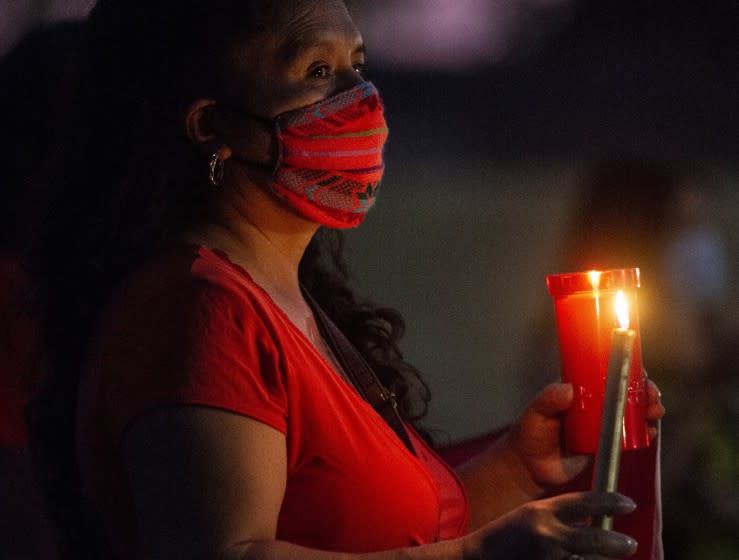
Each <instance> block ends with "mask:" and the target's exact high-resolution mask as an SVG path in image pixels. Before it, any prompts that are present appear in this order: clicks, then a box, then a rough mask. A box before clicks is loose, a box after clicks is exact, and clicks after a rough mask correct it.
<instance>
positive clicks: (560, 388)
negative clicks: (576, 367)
mask: <svg viewBox="0 0 739 560" xmlns="http://www.w3.org/2000/svg"><path fill="white" fill-rule="evenodd" d="M573 397H574V389H573V387H572V384H570V383H551V384H550V385H547V386H546V387H544V389H542V390H541V392H540V393H539V394H538V395H537V396H536V398H535V399H534V402H533V403H532V406H531V408H532V409H533V411H534V412H537V413H539V414H541V415H542V416H547V417H553V416H558V415H560V414H561V413H563V412H564V411H565V410H567V409H568V408H569V407H570V405H571V404H572V400H573Z"/></svg>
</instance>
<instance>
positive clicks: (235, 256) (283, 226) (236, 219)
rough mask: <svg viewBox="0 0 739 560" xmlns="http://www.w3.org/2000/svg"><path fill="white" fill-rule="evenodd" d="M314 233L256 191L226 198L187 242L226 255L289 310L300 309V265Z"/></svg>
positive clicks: (312, 226) (308, 225) (313, 227)
mask: <svg viewBox="0 0 739 560" xmlns="http://www.w3.org/2000/svg"><path fill="white" fill-rule="evenodd" d="M224 186H225V185H224ZM232 192H234V191H232ZM236 192H238V191H236ZM317 229H318V226H317V225H316V224H315V223H313V222H310V221H308V220H305V219H303V218H302V217H300V216H298V215H297V214H295V213H294V212H293V211H292V210H291V209H289V208H288V207H287V206H285V205H284V204H283V203H282V202H281V201H279V200H276V199H275V197H274V195H273V194H272V193H269V192H266V191H265V190H263V189H261V188H259V187H256V188H250V189H247V190H246V191H245V192H244V191H241V192H239V193H238V194H237V195H235V196H230V197H228V196H227V197H224V200H223V202H222V204H221V205H220V208H219V211H218V212H217V214H216V217H215V219H213V220H211V221H210V223H208V224H206V225H205V226H203V227H202V228H200V229H198V230H197V231H194V232H192V233H191V234H190V235H188V240H189V241H191V242H195V243H198V244H201V245H205V246H207V247H211V248H216V249H220V250H221V251H223V252H224V253H226V254H227V255H228V257H229V258H230V259H231V260H232V261H233V262H234V263H236V264H238V265H239V266H241V267H242V268H244V269H245V270H246V271H247V272H248V273H249V274H250V275H251V277H252V278H253V280H254V281H255V282H256V283H257V284H259V285H260V286H261V287H262V288H263V289H264V290H265V291H266V292H267V293H268V294H269V295H270V296H271V297H272V299H274V300H275V302H276V303H277V304H278V305H280V306H281V307H282V308H283V309H284V310H285V311H289V309H290V308H291V307H292V308H294V307H296V306H302V305H303V300H302V295H301V292H300V283H299V280H298V267H299V265H300V260H301V259H302V258H303V254H304V253H305V249H306V247H307V246H308V243H310V241H311V239H312V238H313V235H314V234H315V232H316V230H317Z"/></svg>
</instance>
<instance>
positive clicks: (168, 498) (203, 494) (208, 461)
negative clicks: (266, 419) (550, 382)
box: [123, 406, 635, 560]
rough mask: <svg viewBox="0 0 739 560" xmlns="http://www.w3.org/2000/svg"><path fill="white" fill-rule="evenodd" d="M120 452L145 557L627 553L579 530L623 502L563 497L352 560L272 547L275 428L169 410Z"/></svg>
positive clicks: (147, 419)
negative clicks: (451, 535) (463, 531)
mask: <svg viewBox="0 0 739 560" xmlns="http://www.w3.org/2000/svg"><path fill="white" fill-rule="evenodd" d="M123 447H124V449H123V451H124V456H125V460H126V466H127V470H128V473H129V478H130V481H131V487H132V490H133V498H134V504H135V511H136V515H137V517H138V522H139V534H140V536H141V540H142V547H143V549H144V551H145V557H146V558H149V559H152V560H169V559H177V560H188V559H193V560H195V559H197V560H207V559H214V560H215V559H217V560H257V559H258V560H283V559H284V560H288V559H294V558H301V559H302V560H350V559H352V558H357V559H362V560H482V559H495V558H505V559H506V560H510V559H512V558H526V559H533V558H550V557H551V558H554V557H557V558H558V557H564V556H566V554H564V553H563V552H562V551H565V550H566V551H572V552H583V553H584V552H592V551H598V552H600V553H602V554H604V555H606V556H609V557H613V558H622V557H626V556H628V555H629V554H631V553H633V550H634V548H635V543H634V542H633V541H632V540H631V539H629V538H627V537H625V536H624V535H619V534H618V533H613V532H610V531H602V530H600V529H594V528H589V527H586V526H585V524H584V520H585V519H587V517H588V516H591V515H602V514H609V515H620V514H624V513H628V512H629V511H631V510H632V509H633V503H631V502H630V501H628V500H627V499H625V498H623V497H621V496H618V495H616V494H600V495H597V494H566V495H563V496H558V497H556V498H550V499H549V500H543V501H539V502H532V503H530V504H527V505H526V506H524V507H520V508H517V509H516V510H514V511H512V512H510V513H509V514H507V515H505V516H503V517H501V518H499V519H497V520H496V521H495V522H493V523H491V524H488V525H487V526H485V527H483V528H482V529H480V530H478V531H475V532H474V533H471V534H469V535H467V536H466V537H463V538H461V539H456V540H451V541H445V542H441V543H435V544H429V545H424V546H418V547H414V548H405V549H400V550H390V551H384V552H376V553H371V554H362V555H351V554H342V553H333V552H325V551H318V550H308V549H305V548H302V547H299V546H296V545H293V544H290V543H287V542H280V541H277V540H276V530H277V519H278V515H279V510H280V504H281V502H282V497H283V495H284V492H285V486H286V472H287V460H286V452H285V437H284V435H283V434H282V433H280V432H279V431H277V430H275V429H273V428H271V427H269V426H267V425H265V424H262V423H260V422H258V421H255V420H252V419H249V418H246V417H243V416H240V415H237V414H233V413H230V412H226V411H223V410H218V409H214V408H206V407H195V406H178V407H171V408H166V409H161V410H158V411H155V412H152V413H150V414H148V415H145V416H144V417H142V418H140V419H138V420H137V421H136V422H135V424H134V425H133V426H132V427H131V428H130V429H129V430H128V431H127V432H126V434H125V437H124V441H123ZM306 507H310V504H307V505H306ZM532 551H536V552H535V553H534V554H533V555H532Z"/></svg>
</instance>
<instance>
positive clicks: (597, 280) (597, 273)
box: [588, 270, 600, 292]
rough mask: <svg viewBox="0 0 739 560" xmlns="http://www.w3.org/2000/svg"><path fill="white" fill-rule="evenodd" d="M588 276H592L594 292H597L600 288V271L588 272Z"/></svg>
mask: <svg viewBox="0 0 739 560" xmlns="http://www.w3.org/2000/svg"><path fill="white" fill-rule="evenodd" d="M588 276H590V283H591V284H592V285H593V290H595V291H596V292H597V291H598V287H599V286H600V271H599V270H591V271H590V272H588Z"/></svg>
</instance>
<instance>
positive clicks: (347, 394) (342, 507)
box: [77, 246, 468, 560]
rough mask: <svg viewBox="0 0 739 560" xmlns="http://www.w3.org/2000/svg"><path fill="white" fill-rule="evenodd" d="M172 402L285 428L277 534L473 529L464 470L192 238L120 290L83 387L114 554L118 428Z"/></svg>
mask: <svg viewBox="0 0 739 560" xmlns="http://www.w3.org/2000/svg"><path fill="white" fill-rule="evenodd" d="M176 404H191V405H192V404H194V405H203V406H211V407H217V408H220V409H224V410H227V411H231V412H234V413H236V414H241V415H244V416H248V417H250V418H253V419H256V420H258V421H260V422H264V423H265V424H267V425H269V426H272V427H273V428H275V429H277V430H279V431H280V432H282V433H284V434H285V437H286V445H287V461H288V464H287V488H286V492H285V496H284V500H283V503H282V506H281V509H280V514H279V520H278V528H277V536H276V538H277V539H279V540H284V541H288V542H292V543H295V544H299V545H303V546H307V547H311V548H317V549H323V550H334V551H343V552H370V551H379V550H388V549H393V548H399V547H406V546H413V545H419V544H423V543H430V542H434V541H435V540H438V539H449V538H454V537H458V536H461V535H463V534H464V533H465V531H466V528H467V520H468V504H467V499H466V496H465V493H464V489H463V487H462V485H461V483H460V481H459V479H458V478H457V477H456V475H455V474H454V472H453V471H452V470H451V469H450V468H449V467H448V466H447V465H446V464H444V463H443V462H442V460H441V459H440V458H438V457H437V456H436V454H435V453H434V452H433V451H431V450H430V449H429V448H428V447H427V446H426V445H425V443H424V442H422V441H421V439H420V438H419V437H418V436H417V435H416V434H415V432H413V431H412V430H410V433H411V437H412V439H413V443H414V447H415V449H416V451H417V457H415V456H413V455H412V454H411V453H409V452H408V450H407V449H406V448H405V447H404V445H403V443H402V442H401V441H400V439H399V438H398V437H397V435H396V434H395V433H394V432H393V431H392V429H391V428H390V427H388V426H387V424H386V423H385V422H384V421H383V419H382V418H381V417H380V416H379V415H378V414H377V413H376V412H375V411H374V410H373V409H372V407H371V406H370V405H369V404H368V403H367V402H365V401H364V400H363V399H362V398H361V397H360V396H359V395H358V394H357V393H356V391H355V390H354V389H353V388H352V387H351V386H350V385H349V384H348V383H347V382H346V381H345V379H344V378H343V377H342V376H341V375H340V374H338V373H337V372H336V371H335V369H333V368H332V366H331V365H329V364H328V362H327V361H326V360H325V359H324V358H323V356H321V354H319V353H318V352H317V351H316V349H315V348H314V346H313V345H312V344H311V343H310V342H309V341H308V339H307V338H306V337H305V336H304V335H303V333H302V332H301V331H300V330H299V329H298V328H297V327H295V325H294V324H293V323H292V322H291V321H290V320H289V319H288V318H287V316H286V315H285V314H284V313H283V312H282V311H281V309H280V308H278V307H277V305H276V304H275V303H274V302H273V301H272V299H271V298H270V297H269V296H268V295H267V294H266V292H264V290H262V289H261V288H260V287H259V286H258V285H256V284H255V283H254V282H253V280H252V279H251V278H250V277H249V275H248V274H247V273H246V271H244V270H243V269H242V268H240V267H238V266H237V265H235V264H233V263H231V262H230V261H229V260H228V259H227V257H226V256H225V255H223V254H222V253H217V252H214V251H212V250H209V249H206V248H202V247H194V246H186V247H181V248H178V249H175V250H170V251H167V252H165V253H162V254H160V255H159V256H157V257H156V258H154V259H152V260H151V261H150V262H149V263H148V264H146V265H145V266H144V267H142V268H141V269H140V270H138V271H137V272H135V273H134V274H132V275H131V276H130V277H129V278H128V279H127V280H126V281H124V283H123V284H122V285H121V286H120V287H119V288H118V289H117V290H116V292H115V293H114V295H113V298H112V300H111V302H110V303H109V304H108V306H107V307H106V309H105V310H104V312H103V314H102V316H101V320H100V322H99V324H98V328H97V330H96V334H95V337H94V342H93V345H92V349H91V352H90V356H89V360H88V366H87V367H86V368H85V371H84V372H83V376H82V381H81V385H80V400H79V407H78V409H79V414H78V428H77V431H78V459H79V462H80V468H81V471H82V475H83V482H84V485H85V488H86V489H87V492H88V493H89V495H90V499H91V501H92V503H93V504H94V505H95V507H96V508H97V510H98V513H99V515H100V516H101V518H102V521H103V524H104V526H105V527H106V529H107V531H108V533H109V538H110V539H111V540H112V542H113V543H114V545H115V546H114V549H116V550H119V551H126V552H125V553H126V554H127V555H130V556H129V558H134V557H136V556H137V555H138V545H137V537H136V528H135V527H136V521H135V518H134V511H133V506H132V502H131V495H130V489H129V487H128V483H127V478H126V473H125V469H124V465H123V462H122V457H121V450H120V440H121V436H122V434H123V432H124V430H125V429H126V428H127V426H129V425H130V424H131V422H133V421H134V420H135V419H136V418H138V417H140V416H141V415H142V414H144V413H146V412H147V411H151V410H153V409H156V408H157V407H162V406H171V405H176ZM127 560H128V558H127Z"/></svg>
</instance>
